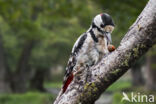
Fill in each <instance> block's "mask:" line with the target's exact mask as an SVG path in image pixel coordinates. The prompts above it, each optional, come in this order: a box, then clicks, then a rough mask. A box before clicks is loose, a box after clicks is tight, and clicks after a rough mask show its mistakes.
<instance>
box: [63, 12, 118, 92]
mask: <svg viewBox="0 0 156 104" xmlns="http://www.w3.org/2000/svg"><path fill="white" fill-rule="evenodd" d="M114 27H115V24H114V21H113V19H112V17H111V16H110V15H109V14H107V13H101V14H98V15H96V16H95V17H94V18H93V20H92V22H91V25H90V28H89V29H88V30H87V31H86V32H85V33H83V34H82V35H80V36H79V38H78V39H77V40H76V42H75V44H74V46H73V48H72V52H71V54H70V58H69V61H68V63H67V67H66V71H65V75H64V80H63V87H62V90H63V92H62V93H64V92H65V91H66V89H67V88H68V86H69V84H70V83H71V82H72V80H73V78H74V76H75V75H76V73H77V72H78V71H79V70H80V69H84V70H85V68H88V67H91V66H93V65H95V64H97V63H98V62H99V61H100V60H101V59H102V57H103V56H105V55H107V54H108V53H109V50H110V51H112V50H114V49H115V47H114V46H113V45H111V43H112V39H111V33H112V31H113V30H114ZM109 46H110V47H109ZM82 67H83V68H82Z"/></svg>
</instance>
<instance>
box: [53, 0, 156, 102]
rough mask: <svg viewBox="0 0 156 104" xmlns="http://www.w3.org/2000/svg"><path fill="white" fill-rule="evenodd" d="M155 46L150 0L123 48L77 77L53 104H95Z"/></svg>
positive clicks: (155, 15) (155, 14)
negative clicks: (89, 74)
mask: <svg viewBox="0 0 156 104" xmlns="http://www.w3.org/2000/svg"><path fill="white" fill-rule="evenodd" d="M155 42H156V2H155V0H150V1H149V2H148V4H147V5H146V7H145V9H144V10H143V12H142V13H141V14H140V16H139V17H138V19H137V20H136V22H135V23H134V24H133V25H132V26H131V27H130V29H129V31H128V32H127V34H126V35H125V37H124V38H123V39H122V41H121V43H120V46H119V47H118V48H117V49H116V50H115V51H114V52H112V53H110V54H109V55H108V56H106V57H104V58H103V59H102V60H101V62H99V63H98V64H97V65H95V66H93V67H91V68H90V70H89V72H90V73H91V76H88V78H87V79H88V80H87V82H84V81H85V80H84V79H85V76H86V73H88V72H87V71H86V70H84V72H82V73H80V74H79V75H77V76H75V77H74V80H73V81H72V83H71V84H70V85H69V87H68V89H67V90H66V92H65V93H64V94H63V95H62V96H58V97H57V99H56V100H55V102H54V104H93V103H94V102H95V101H96V100H97V99H98V98H99V96H100V95H101V94H102V93H103V92H104V91H105V90H106V89H107V88H108V87H109V86H110V85H111V84H112V83H114V82H115V81H116V80H117V79H119V77H121V76H122V75H123V74H124V73H125V72H126V71H127V70H128V69H129V68H130V67H131V65H132V64H133V63H134V62H135V61H136V60H137V59H138V58H139V57H140V56H142V55H143V54H144V53H145V52H147V50H148V49H149V48H150V47H152V45H154V43H155Z"/></svg>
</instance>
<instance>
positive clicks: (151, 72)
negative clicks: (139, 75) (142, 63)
mask: <svg viewBox="0 0 156 104" xmlns="http://www.w3.org/2000/svg"><path fill="white" fill-rule="evenodd" d="M155 62H156V55H151V56H147V65H146V70H145V71H146V73H145V74H146V83H145V84H146V88H147V89H148V90H151V91H156V76H155V75H156V66H155Z"/></svg>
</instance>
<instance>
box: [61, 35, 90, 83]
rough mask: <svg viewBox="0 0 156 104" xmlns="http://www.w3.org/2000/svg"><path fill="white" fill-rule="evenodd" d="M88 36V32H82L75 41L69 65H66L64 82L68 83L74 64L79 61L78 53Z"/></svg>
mask: <svg viewBox="0 0 156 104" xmlns="http://www.w3.org/2000/svg"><path fill="white" fill-rule="evenodd" d="M86 38H87V34H86V33H84V34H82V35H81V36H80V37H79V38H78V39H77V41H76V42H75V44H74V46H73V49H72V53H71V55H70V58H69V61H68V64H67V67H66V72H65V76H64V81H63V82H64V83H66V81H67V79H68V77H69V76H70V74H71V73H72V71H73V68H74V66H75V65H76V62H77V58H76V57H77V55H78V54H80V53H79V50H80V49H81V48H82V46H83V44H84V41H85V39H86Z"/></svg>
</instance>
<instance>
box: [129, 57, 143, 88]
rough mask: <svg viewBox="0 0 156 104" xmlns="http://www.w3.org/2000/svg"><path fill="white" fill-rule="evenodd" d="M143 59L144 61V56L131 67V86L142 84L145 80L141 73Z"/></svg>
mask: <svg viewBox="0 0 156 104" xmlns="http://www.w3.org/2000/svg"><path fill="white" fill-rule="evenodd" d="M143 61H145V58H144V57H141V58H140V59H139V60H137V62H136V63H135V64H134V65H133V66H132V68H131V74H132V84H133V86H141V85H144V82H145V80H144V77H143V73H142V66H143V64H144V62H143Z"/></svg>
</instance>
